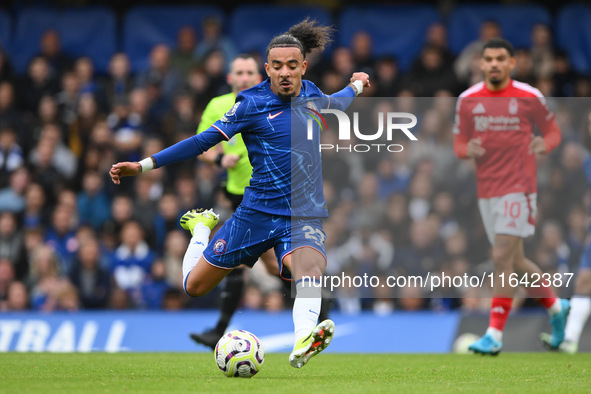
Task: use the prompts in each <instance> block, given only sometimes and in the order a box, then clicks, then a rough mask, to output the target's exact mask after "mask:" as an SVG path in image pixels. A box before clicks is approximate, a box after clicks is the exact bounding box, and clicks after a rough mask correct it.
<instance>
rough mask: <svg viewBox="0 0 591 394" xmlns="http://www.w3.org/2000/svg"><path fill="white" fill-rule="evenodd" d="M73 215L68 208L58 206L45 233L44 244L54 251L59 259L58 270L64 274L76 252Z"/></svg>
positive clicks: (76, 243) (76, 244)
mask: <svg viewBox="0 0 591 394" xmlns="http://www.w3.org/2000/svg"><path fill="white" fill-rule="evenodd" d="M73 213H74V212H73V211H72V209H70V208H69V207H66V206H65V205H58V206H57V207H56V208H55V210H54V211H53V216H52V219H51V225H50V226H49V227H48V228H47V231H46V233H45V242H46V243H47V245H49V246H51V247H52V248H53V250H55V253H56V255H57V256H58V258H59V270H60V272H64V273H67V272H68V271H69V270H70V267H71V266H72V263H73V260H74V256H75V255H76V252H77V250H78V242H77V240H76V231H75V224H73V223H72V214H73Z"/></svg>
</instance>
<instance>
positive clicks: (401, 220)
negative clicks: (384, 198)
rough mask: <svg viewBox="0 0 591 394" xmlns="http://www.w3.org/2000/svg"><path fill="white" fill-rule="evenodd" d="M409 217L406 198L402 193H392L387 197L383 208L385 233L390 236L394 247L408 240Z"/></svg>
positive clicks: (406, 242) (404, 243) (407, 242)
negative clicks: (384, 208)
mask: <svg viewBox="0 0 591 394" xmlns="http://www.w3.org/2000/svg"><path fill="white" fill-rule="evenodd" d="M410 224H411V219H410V217H409V215H408V200H407V198H406V196H405V195H404V194H393V195H392V196H391V197H390V198H389V199H388V204H387V206H386V210H385V224H384V226H385V229H386V234H389V235H390V236H391V238H392V239H391V243H392V244H394V245H395V246H396V247H398V246H403V245H408V244H409V242H410V239H409V235H408V229H409V228H410Z"/></svg>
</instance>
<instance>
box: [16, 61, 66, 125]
mask: <svg viewBox="0 0 591 394" xmlns="http://www.w3.org/2000/svg"><path fill="white" fill-rule="evenodd" d="M57 81H58V80H57V79H55V77H54V76H52V74H51V70H50V66H49V63H48V62H47V59H45V58H44V57H41V56H37V57H34V58H33V59H31V61H30V63H29V67H28V71H27V75H26V76H25V77H24V78H23V79H22V81H21V82H20V84H19V86H18V92H19V95H20V98H19V102H20V105H21V107H22V108H23V110H24V111H26V112H28V113H35V112H36V111H37V108H38V107H39V101H41V97H43V96H45V95H51V96H53V95H54V94H56V93H57V92H58V90H59V85H58V82H57Z"/></svg>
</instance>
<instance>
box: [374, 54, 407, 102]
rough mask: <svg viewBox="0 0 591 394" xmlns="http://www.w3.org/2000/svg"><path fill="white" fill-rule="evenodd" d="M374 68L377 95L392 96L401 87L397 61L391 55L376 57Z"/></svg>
mask: <svg viewBox="0 0 591 394" xmlns="http://www.w3.org/2000/svg"><path fill="white" fill-rule="evenodd" d="M375 70H376V85H377V86H376V91H375V95H376V96H377V97H394V96H396V95H397V94H398V92H399V90H400V89H401V82H402V81H401V78H400V74H399V72H400V70H399V69H398V62H397V61H396V59H395V58H394V57H392V56H384V57H381V58H380V59H378V61H377V62H376V66H375Z"/></svg>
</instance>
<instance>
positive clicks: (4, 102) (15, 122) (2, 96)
mask: <svg viewBox="0 0 591 394" xmlns="http://www.w3.org/2000/svg"><path fill="white" fill-rule="evenodd" d="M0 127H10V128H12V129H13V130H15V131H16V132H17V133H16V134H17V136H18V144H19V145H20V146H21V147H22V148H23V149H25V151H26V150H27V149H29V148H30V147H31V146H32V142H31V137H30V133H29V132H25V131H24V126H23V119H22V114H21V111H20V109H19V108H18V106H17V103H16V98H15V92H14V84H13V83H12V82H9V81H4V82H0Z"/></svg>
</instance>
